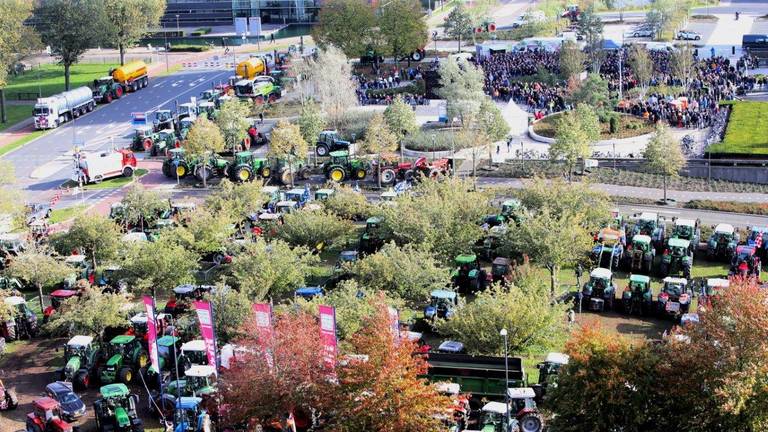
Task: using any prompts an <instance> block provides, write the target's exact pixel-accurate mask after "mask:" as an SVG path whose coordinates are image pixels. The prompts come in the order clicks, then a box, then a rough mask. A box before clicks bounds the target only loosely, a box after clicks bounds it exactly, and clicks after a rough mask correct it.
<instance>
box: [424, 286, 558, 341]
mask: <svg viewBox="0 0 768 432" xmlns="http://www.w3.org/2000/svg"><path fill="white" fill-rule="evenodd" d="M546 291H547V287H546V284H544V285H542V284H541V283H539V282H537V284H536V285H535V286H528V287H511V288H509V289H507V288H502V287H500V286H493V287H491V288H489V289H487V290H485V291H483V292H481V293H479V294H478V295H477V297H476V298H475V300H474V301H473V302H470V303H466V304H465V303H460V304H459V306H458V308H456V310H455V311H454V316H453V317H451V319H450V320H439V321H437V322H436V324H435V327H436V328H437V331H438V332H439V333H440V334H441V335H442V336H444V337H447V338H449V339H451V340H460V341H462V342H464V346H465V347H466V348H467V351H468V352H469V353H470V354H485V355H503V354H504V340H503V339H502V338H500V337H499V331H500V330H501V329H503V328H505V329H507V331H508V341H509V350H510V352H511V353H523V352H525V351H527V350H531V349H533V350H542V351H543V350H546V349H549V348H551V347H552V346H556V344H557V342H558V339H559V340H562V339H564V336H565V332H566V328H565V327H566V324H565V320H564V319H563V318H564V317H565V312H566V310H567V309H568V308H569V307H570V306H569V305H566V304H562V303H555V304H553V303H552V301H551V300H550V298H549V297H548V296H547V295H546Z"/></svg>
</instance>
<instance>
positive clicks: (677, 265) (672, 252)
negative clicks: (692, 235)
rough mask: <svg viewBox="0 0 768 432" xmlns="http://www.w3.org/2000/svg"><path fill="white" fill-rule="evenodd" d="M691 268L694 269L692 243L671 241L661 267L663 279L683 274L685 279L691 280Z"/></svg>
mask: <svg viewBox="0 0 768 432" xmlns="http://www.w3.org/2000/svg"><path fill="white" fill-rule="evenodd" d="M691 267H693V251H692V250H691V242H689V241H688V240H683V239H680V238H671V239H669V241H668V242H667V248H666V249H664V254H663V255H662V256H661V264H660V265H659V274H660V275H661V277H663V278H664V277H667V276H669V275H675V274H678V273H682V274H683V277H684V278H686V279H690V278H691Z"/></svg>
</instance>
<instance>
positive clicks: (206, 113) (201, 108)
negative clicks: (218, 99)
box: [197, 102, 219, 121]
mask: <svg viewBox="0 0 768 432" xmlns="http://www.w3.org/2000/svg"><path fill="white" fill-rule="evenodd" d="M197 116H198V117H205V118H207V119H208V120H211V121H213V120H216V118H218V117H219V110H218V109H216V105H215V104H214V103H213V102H198V104H197Z"/></svg>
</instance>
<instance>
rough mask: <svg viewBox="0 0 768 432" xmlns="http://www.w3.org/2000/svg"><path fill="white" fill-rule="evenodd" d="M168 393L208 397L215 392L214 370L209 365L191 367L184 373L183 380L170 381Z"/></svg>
mask: <svg viewBox="0 0 768 432" xmlns="http://www.w3.org/2000/svg"><path fill="white" fill-rule="evenodd" d="M167 391H168V393H171V394H174V395H176V396H177V397H178V396H197V397H201V396H204V395H210V394H212V393H214V392H215V391H216V369H214V367H213V366H209V365H192V366H190V367H189V369H187V370H186V371H184V378H183V379H182V380H178V381H171V382H170V383H169V384H168V387H167Z"/></svg>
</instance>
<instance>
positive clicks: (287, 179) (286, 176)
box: [280, 170, 293, 185]
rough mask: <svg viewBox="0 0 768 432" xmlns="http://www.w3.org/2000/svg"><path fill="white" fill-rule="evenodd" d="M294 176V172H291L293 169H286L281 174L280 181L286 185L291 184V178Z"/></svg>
mask: <svg viewBox="0 0 768 432" xmlns="http://www.w3.org/2000/svg"><path fill="white" fill-rule="evenodd" d="M292 177H293V174H291V170H285V171H283V173H282V174H280V181H281V182H282V183H283V184H284V185H289V184H291V178H292Z"/></svg>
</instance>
